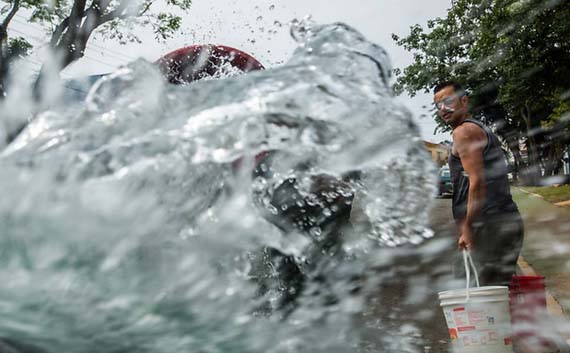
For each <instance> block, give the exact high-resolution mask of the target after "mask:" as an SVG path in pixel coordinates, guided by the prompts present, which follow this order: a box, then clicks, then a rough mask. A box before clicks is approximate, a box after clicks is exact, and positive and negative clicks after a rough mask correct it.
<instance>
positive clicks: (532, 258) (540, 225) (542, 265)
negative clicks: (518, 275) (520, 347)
mask: <svg viewBox="0 0 570 353" xmlns="http://www.w3.org/2000/svg"><path fill="white" fill-rule="evenodd" d="M512 194H513V198H514V199H515V202H516V203H517V205H518V207H519V210H520V211H521V214H522V216H523V219H524V225H525V242H524V246H523V251H522V259H521V260H520V261H519V267H520V268H521V269H522V271H523V272H524V273H525V274H539V275H543V276H545V278H546V287H547V291H548V294H549V297H550V300H549V301H548V302H549V303H548V309H549V312H550V313H551V314H553V315H554V317H556V316H558V318H559V319H560V320H561V322H567V320H569V319H570V208H567V207H559V206H555V205H553V204H552V203H550V202H548V201H546V200H544V199H543V198H540V197H538V196H536V195H533V194H530V193H528V192H526V191H524V190H522V189H520V188H516V187H515V188H512ZM560 326H561V329H560V333H561V334H562V335H563V336H564V337H565V338H566V339H570V327H568V326H569V325H568V324H566V325H560ZM568 343H570V342H568Z"/></svg>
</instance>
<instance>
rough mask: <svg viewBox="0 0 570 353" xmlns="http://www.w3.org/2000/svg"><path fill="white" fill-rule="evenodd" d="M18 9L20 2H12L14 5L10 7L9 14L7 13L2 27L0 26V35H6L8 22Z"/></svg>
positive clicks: (17, 0)
mask: <svg viewBox="0 0 570 353" xmlns="http://www.w3.org/2000/svg"><path fill="white" fill-rule="evenodd" d="M19 9H20V0H14V4H13V5H12V8H11V9H10V12H9V13H8V15H7V16H6V18H5V19H4V21H3V22H2V25H1V26H0V33H1V34H4V33H7V31H8V25H9V24H10V22H11V21H12V19H13V18H14V16H16V12H18V10H19ZM0 39H1V40H4V39H5V38H0Z"/></svg>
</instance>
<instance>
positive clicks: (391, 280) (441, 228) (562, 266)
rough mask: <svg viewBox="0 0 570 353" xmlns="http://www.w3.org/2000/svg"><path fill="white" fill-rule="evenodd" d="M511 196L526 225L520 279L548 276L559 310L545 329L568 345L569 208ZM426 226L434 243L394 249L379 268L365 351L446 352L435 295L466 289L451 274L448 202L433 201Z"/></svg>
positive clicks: (519, 194) (552, 311)
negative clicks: (522, 276)
mask: <svg viewBox="0 0 570 353" xmlns="http://www.w3.org/2000/svg"><path fill="white" fill-rule="evenodd" d="M513 194H514V196H515V201H516V202H517V204H518V206H519V208H520V211H521V214H522V216H523V219H524V223H525V244H524V248H523V252H522V258H521V261H519V265H521V266H523V268H522V270H521V274H540V275H544V276H545V277H546V285H547V290H548V293H549V297H550V298H551V299H552V301H553V302H554V304H557V305H558V307H556V305H551V303H549V306H548V309H549V312H550V314H551V316H550V318H549V324H550V325H553V326H554V327H556V329H557V331H558V334H560V335H561V336H562V339H563V340H568V339H569V338H570V335H569V332H567V331H568V330H569V329H570V324H569V321H568V314H569V313H570V228H569V227H570V209H568V208H560V207H557V206H554V205H552V204H550V203H548V202H546V201H544V200H541V199H538V198H536V199H534V198H533V196H532V195H526V194H524V193H522V192H520V191H517V190H513ZM430 226H431V228H432V229H433V230H434V237H433V238H432V239H430V240H428V241H426V242H425V243H424V244H422V245H420V246H417V247H415V248H404V249H402V248H399V249H392V250H391V251H390V255H391V258H392V260H393V261H392V262H391V264H390V265H389V266H386V267H385V268H382V269H379V272H378V273H379V276H381V277H382V279H381V281H382V285H381V288H380V289H379V291H378V295H377V296H376V297H375V298H372V299H371V305H370V306H369V308H370V309H369V311H368V312H367V313H366V314H365V321H366V322H367V323H368V326H371V329H370V330H368V331H367V334H366V337H365V338H364V343H363V344H364V345H365V346H366V348H367V350H366V351H367V352H368V351H369V352H383V351H387V352H418V351H419V352H430V353H432V352H437V353H445V352H448V341H449V335H448V332H447V325H446V323H445V319H444V317H443V314H442V310H441V308H440V307H439V300H438V298H437V293H438V292H439V291H442V290H447V289H456V288H461V287H462V286H463V285H464V282H463V281H461V280H457V279H454V278H453V275H452V272H451V262H452V258H453V256H454V255H455V254H456V253H457V250H456V245H455V238H456V236H455V230H454V229H453V221H452V217H451V200H450V199H436V200H434V201H433V206H432V209H431V212H430ZM380 335H382V336H388V337H389V340H386V339H384V338H383V337H380ZM386 341H388V342H386ZM557 341H558V340H557ZM558 342H559V343H560V341H558ZM563 342H564V341H562V343H563ZM569 342H570V341H569ZM567 351H568V347H565V346H564V345H563V344H562V345H560V350H559V352H567Z"/></svg>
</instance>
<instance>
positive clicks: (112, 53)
mask: <svg viewBox="0 0 570 353" xmlns="http://www.w3.org/2000/svg"><path fill="white" fill-rule="evenodd" d="M16 16H18V15H16ZM16 18H18V17H16ZM20 19H22V20H24V21H25V19H24V18H21V17H20V18H18V20H17V21H16V20H15V19H14V20H13V21H15V22H16V23H19V24H21V25H26V26H27V25H28V23H24V22H21V21H20ZM31 29H33V30H36V31H39V32H42V33H44V32H43V30H41V29H39V28H37V27H31ZM20 33H23V32H20ZM34 39H38V38H37V37H35V38H34ZM38 40H39V39H38ZM42 40H44V39H42ZM89 47H94V48H98V49H99V50H101V51H103V52H104V53H105V55H109V56H115V57H116V58H117V59H121V60H126V61H133V60H136V58H135V57H133V56H129V55H126V54H124V53H121V52H118V51H115V50H112V49H109V48H105V47H103V46H100V45H97V44H95V43H89V42H88V43H87V48H89Z"/></svg>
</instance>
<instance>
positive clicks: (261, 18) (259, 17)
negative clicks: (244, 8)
mask: <svg viewBox="0 0 570 353" xmlns="http://www.w3.org/2000/svg"><path fill="white" fill-rule="evenodd" d="M255 20H256V21H261V20H263V16H258V17H257V18H256V19H255Z"/></svg>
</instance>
